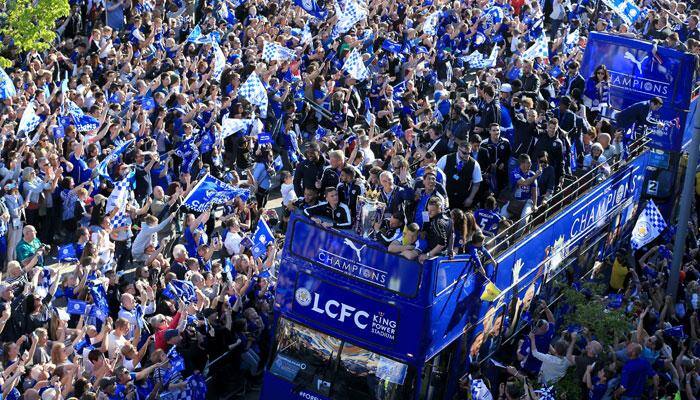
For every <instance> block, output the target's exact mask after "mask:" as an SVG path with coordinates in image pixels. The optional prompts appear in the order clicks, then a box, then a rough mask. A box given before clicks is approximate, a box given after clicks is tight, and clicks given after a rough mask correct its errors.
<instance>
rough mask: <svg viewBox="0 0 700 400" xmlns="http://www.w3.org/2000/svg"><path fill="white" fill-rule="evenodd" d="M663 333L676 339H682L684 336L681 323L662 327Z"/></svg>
mask: <svg viewBox="0 0 700 400" xmlns="http://www.w3.org/2000/svg"><path fill="white" fill-rule="evenodd" d="M664 335H668V336H670V337H672V338H676V339H683V338H685V337H686V335H685V332H684V331H683V325H678V326H672V327H670V328H666V329H664Z"/></svg>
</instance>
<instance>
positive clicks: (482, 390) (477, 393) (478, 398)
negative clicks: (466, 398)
mask: <svg viewBox="0 0 700 400" xmlns="http://www.w3.org/2000/svg"><path fill="white" fill-rule="evenodd" d="M470 390H471V393H472V400H493V396H492V395H491V392H490V391H489V388H488V387H487V386H486V384H485V383H484V380H483V379H472V380H471V388H470Z"/></svg>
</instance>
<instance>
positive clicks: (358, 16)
mask: <svg viewBox="0 0 700 400" xmlns="http://www.w3.org/2000/svg"><path fill="white" fill-rule="evenodd" d="M335 13H336V14H337V15H338V22H337V23H336V24H335V26H334V27H333V31H332V32H331V39H336V38H337V37H339V36H340V35H342V34H344V33H345V32H347V31H349V30H350V29H351V28H352V27H353V26H355V24H357V23H358V22H360V21H362V20H363V19H365V18H367V15H368V11H367V6H366V5H365V4H360V3H358V2H357V0H350V1H348V2H347V5H346V6H345V9H344V10H341V9H340V7H339V6H338V4H337V3H336V5H335Z"/></svg>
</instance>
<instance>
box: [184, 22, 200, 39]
mask: <svg viewBox="0 0 700 400" xmlns="http://www.w3.org/2000/svg"><path fill="white" fill-rule="evenodd" d="M201 37H202V28H201V27H200V26H199V24H197V25H195V27H194V28H192V32H190V34H189V35H188V36H187V41H188V42H190V43H197V41H198V40H200V38H201Z"/></svg>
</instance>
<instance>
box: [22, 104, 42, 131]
mask: <svg viewBox="0 0 700 400" xmlns="http://www.w3.org/2000/svg"><path fill="white" fill-rule="evenodd" d="M40 123H41V118H39V116H38V115H36V111H34V104H33V103H32V102H31V101H30V102H28V103H27V107H25V108H24V112H23V113H22V119H20V120H19V128H18V130H17V132H18V133H24V134H25V135H26V134H29V133H30V132H32V131H34V129H36V127H37V126H39V124H40Z"/></svg>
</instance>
